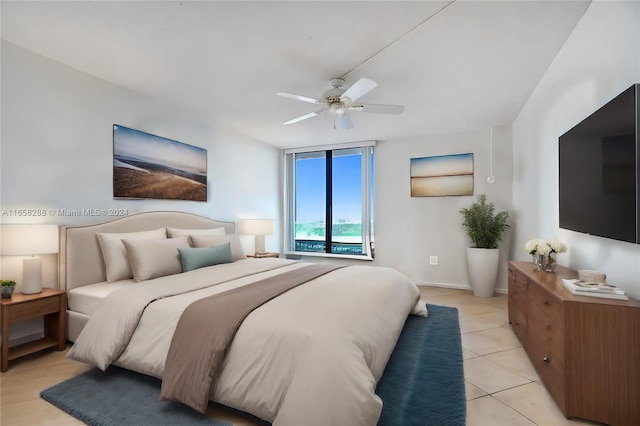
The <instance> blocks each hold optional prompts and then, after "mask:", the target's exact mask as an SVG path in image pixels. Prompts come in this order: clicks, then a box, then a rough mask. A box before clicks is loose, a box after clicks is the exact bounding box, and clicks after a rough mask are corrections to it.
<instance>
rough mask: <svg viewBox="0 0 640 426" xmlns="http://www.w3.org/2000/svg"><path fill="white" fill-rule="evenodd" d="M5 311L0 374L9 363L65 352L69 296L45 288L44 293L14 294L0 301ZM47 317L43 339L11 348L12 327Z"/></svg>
mask: <svg viewBox="0 0 640 426" xmlns="http://www.w3.org/2000/svg"><path fill="white" fill-rule="evenodd" d="M0 307H1V311H2V357H1V358H2V359H1V366H0V367H1V368H0V371H2V372H5V371H7V370H8V369H9V361H10V360H12V359H16V358H20V357H22V356H25V355H28V354H32V353H34V352H38V351H41V350H43V349H48V348H57V349H58V350H59V351H63V350H64V349H65V348H66V336H65V330H66V311H67V293H65V292H64V291H62V290H55V289H53V288H43V289H42V293H37V294H22V293H14V294H13V297H12V298H11V299H0ZM35 317H44V337H43V338H42V339H38V340H35V341H33V342H28V343H25V344H22V345H17V346H12V347H9V326H10V325H11V324H13V323H16V322H18V321H22V320H26V319H29V318H35Z"/></svg>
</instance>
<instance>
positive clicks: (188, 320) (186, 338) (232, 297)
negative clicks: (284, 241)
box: [160, 264, 340, 413]
mask: <svg viewBox="0 0 640 426" xmlns="http://www.w3.org/2000/svg"><path fill="white" fill-rule="evenodd" d="M338 268H340V266H333V265H322V264H320V265H309V266H304V267H302V268H299V269H295V270H293V271H289V272H285V273H283V274H280V275H276V276H273V277H269V278H265V279H263V280H260V281H256V282H255V283H251V284H248V285H246V286H242V287H238V288H234V289H231V290H228V291H225V292H223V293H219V294H216V295H213V296H209V297H206V298H204V299H200V300H198V301H196V302H193V303H192V304H191V305H189V306H188V307H187V308H186V309H185V311H184V312H183V313H182V316H181V317H180V321H179V322H178V326H177V327H176V331H175V332H174V334H173V338H172V340H171V346H170V347H169V353H168V354H167V359H166V362H165V371H164V376H163V380H162V389H161V391H160V399H161V400H169V401H178V402H181V403H183V404H186V405H188V406H190V407H191V408H193V409H194V410H197V411H199V412H200V413H204V412H205V411H206V410H207V405H208V403H209V396H210V395H211V391H212V389H213V388H214V387H215V385H216V380H217V377H218V374H219V372H220V368H221V366H222V362H223V361H224V357H225V355H226V352H227V349H228V348H229V346H230V345H231V342H232V341H233V337H234V336H235V333H236V330H237V329H238V327H240V324H241V323H242V321H243V320H244V319H245V318H246V317H247V315H249V314H250V313H251V311H253V310H254V309H256V308H257V307H259V306H261V305H263V304H264V303H266V302H268V301H269V300H271V299H273V298H274V297H277V296H279V295H280V294H282V293H284V292H286V291H288V290H290V289H292V288H294V287H297V286H298V285H300V284H303V283H306V282H308V281H311V280H313V279H314V278H317V277H319V276H322V275H324V274H327V273H329V272H331V271H333V270H335V269H338Z"/></svg>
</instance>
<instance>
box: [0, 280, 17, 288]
mask: <svg viewBox="0 0 640 426" xmlns="http://www.w3.org/2000/svg"><path fill="white" fill-rule="evenodd" d="M15 286H16V280H0V287H15Z"/></svg>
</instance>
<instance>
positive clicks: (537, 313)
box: [528, 301, 565, 367]
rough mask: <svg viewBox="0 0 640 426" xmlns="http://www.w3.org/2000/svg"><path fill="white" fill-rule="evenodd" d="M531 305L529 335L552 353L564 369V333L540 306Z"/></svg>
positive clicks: (531, 303)
mask: <svg viewBox="0 0 640 426" xmlns="http://www.w3.org/2000/svg"><path fill="white" fill-rule="evenodd" d="M530 305H531V306H529V317H528V318H529V322H528V326H529V334H530V335H531V336H532V337H533V338H535V339H536V340H538V341H540V342H541V343H542V344H543V345H544V346H545V347H546V348H547V349H548V350H549V351H551V353H552V354H553V355H554V358H555V359H556V360H557V361H558V363H559V364H560V365H561V366H562V367H564V360H565V358H564V345H565V341H564V332H563V331H562V329H561V328H560V327H559V326H558V324H556V323H555V321H553V320H552V319H551V317H549V316H548V315H547V314H546V313H545V312H543V311H542V309H540V308H539V307H538V305H536V304H535V303H534V302H532V301H530Z"/></svg>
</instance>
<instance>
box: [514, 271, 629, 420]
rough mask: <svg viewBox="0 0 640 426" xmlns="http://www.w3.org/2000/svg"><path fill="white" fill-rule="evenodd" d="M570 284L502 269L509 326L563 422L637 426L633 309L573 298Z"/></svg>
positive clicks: (562, 274) (566, 274) (572, 274)
mask: <svg viewBox="0 0 640 426" xmlns="http://www.w3.org/2000/svg"><path fill="white" fill-rule="evenodd" d="M577 277H578V273H577V272H576V271H573V270H571V269H568V268H565V267H562V266H559V265H558V267H557V268H556V271H555V272H538V271H536V270H535V266H534V265H533V263H532V262H516V261H511V262H509V323H510V324H511V326H512V328H513V331H514V332H515V334H516V336H518V339H519V340H520V342H521V343H522V346H523V347H524V349H525V351H526V352H527V354H528V355H529V358H530V359H531V362H532V363H533V365H534V366H535V368H536V370H537V372H538V374H539V375H540V377H541V379H542V381H543V382H544V384H545V386H546V387H547V389H548V391H549V393H550V394H551V396H552V397H553V399H554V400H555V401H556V403H557V404H558V406H559V407H560V410H562V413H563V414H564V415H565V416H566V417H578V418H583V419H588V420H594V421H597V422H601V423H605V424H611V425H624V426H626V425H630V426H631V425H635V426H637V425H640V302H638V301H636V300H632V299H629V301H621V300H613V299H603V298H595V297H584V296H574V295H573V294H571V293H570V292H569V291H568V290H567V289H565V288H564V286H563V285H562V281H561V279H562V278H577Z"/></svg>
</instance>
